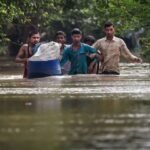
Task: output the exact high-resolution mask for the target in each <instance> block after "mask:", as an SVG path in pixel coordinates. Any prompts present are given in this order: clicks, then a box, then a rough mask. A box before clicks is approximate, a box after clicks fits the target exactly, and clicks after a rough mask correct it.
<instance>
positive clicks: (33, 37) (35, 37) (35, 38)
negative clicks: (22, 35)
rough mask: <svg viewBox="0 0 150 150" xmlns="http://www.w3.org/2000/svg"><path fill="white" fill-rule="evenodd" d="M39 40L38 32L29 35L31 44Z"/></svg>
mask: <svg viewBox="0 0 150 150" xmlns="http://www.w3.org/2000/svg"><path fill="white" fill-rule="evenodd" d="M39 42H40V34H39V33H37V34H33V35H32V36H31V38H30V43H31V44H33V45H35V44H37V43H39Z"/></svg>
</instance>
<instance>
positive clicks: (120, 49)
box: [93, 36, 133, 73]
mask: <svg viewBox="0 0 150 150" xmlns="http://www.w3.org/2000/svg"><path fill="white" fill-rule="evenodd" d="M93 47H94V48H95V49H97V50H100V52H101V54H102V56H103V61H102V62H101V67H100V72H101V73H102V72H104V71H113V72H117V73H120V69H119V62H120V56H121V55H122V56H123V57H125V58H126V59H127V60H130V59H132V57H133V55H132V54H131V52H130V51H129V49H128V48H127V46H126V44H125V42H124V41H123V40H122V39H120V38H117V37H115V36H114V37H113V39H112V40H107V39H106V38H102V39H99V40H97V41H96V42H95V43H94V45H93Z"/></svg>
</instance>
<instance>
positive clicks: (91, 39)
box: [83, 35, 96, 43]
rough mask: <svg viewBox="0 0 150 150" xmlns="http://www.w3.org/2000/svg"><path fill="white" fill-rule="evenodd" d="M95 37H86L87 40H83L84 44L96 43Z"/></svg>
mask: <svg viewBox="0 0 150 150" xmlns="http://www.w3.org/2000/svg"><path fill="white" fill-rule="evenodd" d="M95 40H96V39H95V37H94V36H92V35H88V36H86V37H85V38H84V40H83V42H84V43H87V42H91V43H94V42H95Z"/></svg>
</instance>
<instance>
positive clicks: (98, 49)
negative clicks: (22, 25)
mask: <svg viewBox="0 0 150 150" xmlns="http://www.w3.org/2000/svg"><path fill="white" fill-rule="evenodd" d="M103 31H104V33H105V35H106V36H105V37H104V38H101V39H98V40H97V41H96V40H95V38H94V37H93V36H87V37H85V38H84V40H83V42H81V41H82V32H81V30H80V29H78V28H74V29H73V30H72V31H71V38H72V44H70V45H67V44H66V34H65V33H64V32H63V31H58V32H57V33H56V38H55V41H56V42H58V43H60V44H61V48H60V65H61V67H62V74H70V75H75V74H88V73H95V74H96V73H98V74H115V75H119V74H120V70H119V62H120V56H123V57H124V58H125V59H127V60H128V61H130V62H134V63H141V62H142V59H141V58H139V57H137V56H134V55H133V54H132V53H131V52H130V50H129V49H128V48H127V46H126V44H125V42H124V41H123V40H122V39H120V38H118V37H116V36H115V27H114V25H113V24H112V23H111V22H107V23H105V24H104V27H103ZM39 42H40V34H39V32H38V31H32V32H31V33H30V34H29V36H28V41H27V44H24V45H23V46H22V47H21V48H20V50H19V52H18V54H17V56H16V62H19V63H24V66H25V69H24V77H27V62H28V58H30V57H31V56H32V55H33V54H34V53H35V49H34V47H35V45H36V44H37V43H39Z"/></svg>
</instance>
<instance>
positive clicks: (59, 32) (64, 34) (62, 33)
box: [55, 31, 66, 38]
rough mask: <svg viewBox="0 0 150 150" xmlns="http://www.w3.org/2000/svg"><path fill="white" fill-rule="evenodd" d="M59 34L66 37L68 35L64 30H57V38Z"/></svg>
mask: <svg viewBox="0 0 150 150" xmlns="http://www.w3.org/2000/svg"><path fill="white" fill-rule="evenodd" d="M58 35H63V36H64V37H66V33H65V32H63V31H57V32H56V35H55V38H57V36H58Z"/></svg>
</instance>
